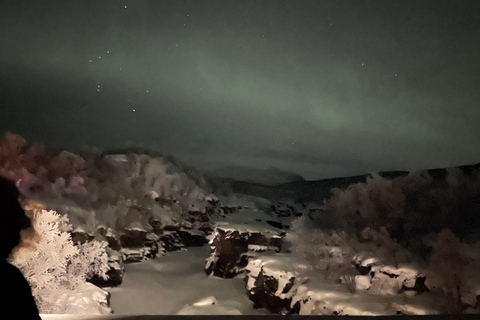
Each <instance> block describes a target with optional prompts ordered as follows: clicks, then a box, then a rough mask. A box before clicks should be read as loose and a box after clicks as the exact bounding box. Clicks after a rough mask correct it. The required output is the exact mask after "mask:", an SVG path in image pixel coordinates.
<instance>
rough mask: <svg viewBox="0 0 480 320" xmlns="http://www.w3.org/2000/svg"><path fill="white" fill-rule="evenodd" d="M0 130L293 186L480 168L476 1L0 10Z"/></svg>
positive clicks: (223, 1) (52, 5)
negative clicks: (300, 181) (259, 172)
mask: <svg viewBox="0 0 480 320" xmlns="http://www.w3.org/2000/svg"><path fill="white" fill-rule="evenodd" d="M0 41H1V42H0V43H1V45H0V108H1V109H0V132H4V131H11V132H13V133H17V134H20V135H21V136H23V137H24V138H26V139H27V140H28V141H29V142H37V143H45V144H49V145H55V146H58V147H61V148H68V149H70V150H80V149H83V150H84V149H88V148H97V150H105V149H107V148H117V147H128V146H138V147H142V148H148V149H153V150H157V151H161V152H163V153H166V154H172V155H173V156H175V157H176V158H178V159H180V160H181V161H184V162H187V163H188V164H191V165H193V166H196V167H198V168H200V169H212V168H219V167H225V166H230V165H241V166H252V167H259V168H269V167H277V168H280V169H283V170H288V171H293V172H297V173H299V174H301V175H303V176H304V177H305V178H306V179H319V178H327V177H339V176H349V175H354V174H363V173H369V172H374V171H383V170H419V169H425V168H437V167H446V166H454V165H464V164H475V163H478V162H480V58H479V57H480V1H478V0H472V1H462V0H451V1H443V0H432V1H422V0H413V1H410V0H398V1H387V0H384V1H361V0H351V1H342V0H332V1H306V0H303V1H299V0H295V1H269V0H265V1H260V0H255V1H228V0H218V1H201V0H193V1H181V0H172V1H160V0H157V1H146V0H131V1H126V0H115V1H113V0H101V1H100V0H98V1H84V0H81V1H80V0H79V1H73V0H72V1H64V0H62V1H21V0H12V1H2V2H1V4H0Z"/></svg>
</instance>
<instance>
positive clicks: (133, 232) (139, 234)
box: [120, 229, 147, 248]
mask: <svg viewBox="0 0 480 320" xmlns="http://www.w3.org/2000/svg"><path fill="white" fill-rule="evenodd" d="M146 237H147V231H146V230H141V229H125V230H124V232H123V234H122V235H120V245H121V246H122V247H123V248H132V247H142V246H143V244H144V243H145V239H146Z"/></svg>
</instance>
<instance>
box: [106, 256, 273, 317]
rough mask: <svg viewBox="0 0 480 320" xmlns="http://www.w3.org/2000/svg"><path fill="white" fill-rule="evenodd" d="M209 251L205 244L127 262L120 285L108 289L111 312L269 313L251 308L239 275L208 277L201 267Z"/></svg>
mask: <svg viewBox="0 0 480 320" xmlns="http://www.w3.org/2000/svg"><path fill="white" fill-rule="evenodd" d="M209 254H210V252H209V248H208V246H204V247H201V248H189V249H188V251H179V252H172V253H169V254H168V255H167V256H163V257H158V258H156V259H150V260H147V261H144V262H140V263H134V264H127V265H126V266H125V269H126V273H125V277H124V281H123V283H122V285H120V286H119V287H115V288H111V289H110V290H109V291H110V293H111V299H110V306H111V307H112V309H113V310H114V313H115V314H118V315H135V314H136V315H140V314H143V315H153V314H155V315H171V314H178V313H179V312H180V311H181V310H182V309H183V310H182V313H183V314H185V313H187V314H269V312H268V311H266V310H264V309H258V310H254V309H253V303H252V302H251V301H250V300H249V299H248V297H247V295H246V293H245V291H246V289H245V284H244V282H243V279H242V278H234V279H221V278H216V277H207V276H206V274H205V271H204V269H203V268H204V265H205V258H206V257H208V256H209ZM212 297H215V299H213V298H212ZM202 300H203V301H202ZM214 301H216V302H215V303H214V304H212V303H213V302H214ZM196 303H197V304H196ZM194 304H196V305H194Z"/></svg>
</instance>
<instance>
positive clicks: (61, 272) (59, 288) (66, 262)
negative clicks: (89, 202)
mask: <svg viewBox="0 0 480 320" xmlns="http://www.w3.org/2000/svg"><path fill="white" fill-rule="evenodd" d="M33 228H34V230H35V234H34V235H33V238H34V239H33V240H32V239H29V240H28V241H27V243H28V244H29V245H28V246H21V247H20V248H18V249H17V250H16V251H15V252H14V253H13V255H12V263H13V264H14V265H16V266H17V267H18V268H19V269H20V270H21V271H22V273H23V274H24V276H25V278H26V279H27V281H28V282H29V283H30V286H31V288H32V293H33V295H34V297H35V299H36V301H37V305H38V308H39V310H40V312H41V313H51V312H53V311H55V312H59V310H58V306H57V305H58V299H59V298H60V297H62V295H63V296H64V297H65V296H67V297H68V295H69V294H70V293H72V294H73V292H74V291H75V290H76V288H77V287H78V286H79V285H81V284H83V283H85V279H86V278H87V277H89V276H91V275H93V274H96V275H97V276H100V277H104V278H106V277H107V276H106V272H107V271H108V269H109V267H108V265H107V261H108V257H107V253H106V251H105V247H106V244H105V243H101V242H97V241H92V242H91V243H85V244H83V245H80V246H76V245H74V244H73V242H72V239H71V236H70V230H71V225H70V224H69V222H68V219H67V217H66V216H61V215H59V214H58V213H56V212H55V211H52V210H50V211H47V210H45V209H38V210H35V211H34V219H33ZM70 303H75V301H70Z"/></svg>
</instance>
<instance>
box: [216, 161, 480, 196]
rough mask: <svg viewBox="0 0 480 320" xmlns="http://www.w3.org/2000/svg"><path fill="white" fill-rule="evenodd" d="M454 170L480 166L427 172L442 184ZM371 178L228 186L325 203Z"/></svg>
mask: <svg viewBox="0 0 480 320" xmlns="http://www.w3.org/2000/svg"><path fill="white" fill-rule="evenodd" d="M454 168H456V169H460V170H461V171H462V172H463V174H465V175H469V174H470V173H471V172H472V171H474V170H480V163H477V164H474V165H464V166H458V167H450V168H438V169H426V170H425V171H426V172H427V173H428V174H429V175H430V176H431V177H432V178H433V180H434V181H437V182H438V181H441V180H445V178H446V176H447V174H448V171H447V170H449V169H454ZM409 173H410V172H409V171H384V172H379V173H378V175H380V176H381V177H383V178H387V179H393V178H396V177H400V176H405V175H408V174H409ZM370 175H371V173H370V174H363V175H358V176H351V177H343V178H331V179H322V180H312V181H306V180H301V181H291V182H286V183H281V184H277V185H266V184H261V183H252V182H247V181H242V180H226V181H224V183H226V184H227V185H228V187H229V188H230V189H231V190H232V191H233V192H236V193H241V194H247V195H251V196H258V197H262V198H266V199H268V200H270V201H279V200H282V199H289V200H291V201H295V202H304V203H307V202H316V203H323V200H324V199H326V198H328V197H330V194H331V190H332V189H333V188H340V189H344V188H347V187H348V186H349V185H351V184H353V183H358V182H365V181H366V179H367V177H369V176H370Z"/></svg>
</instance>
